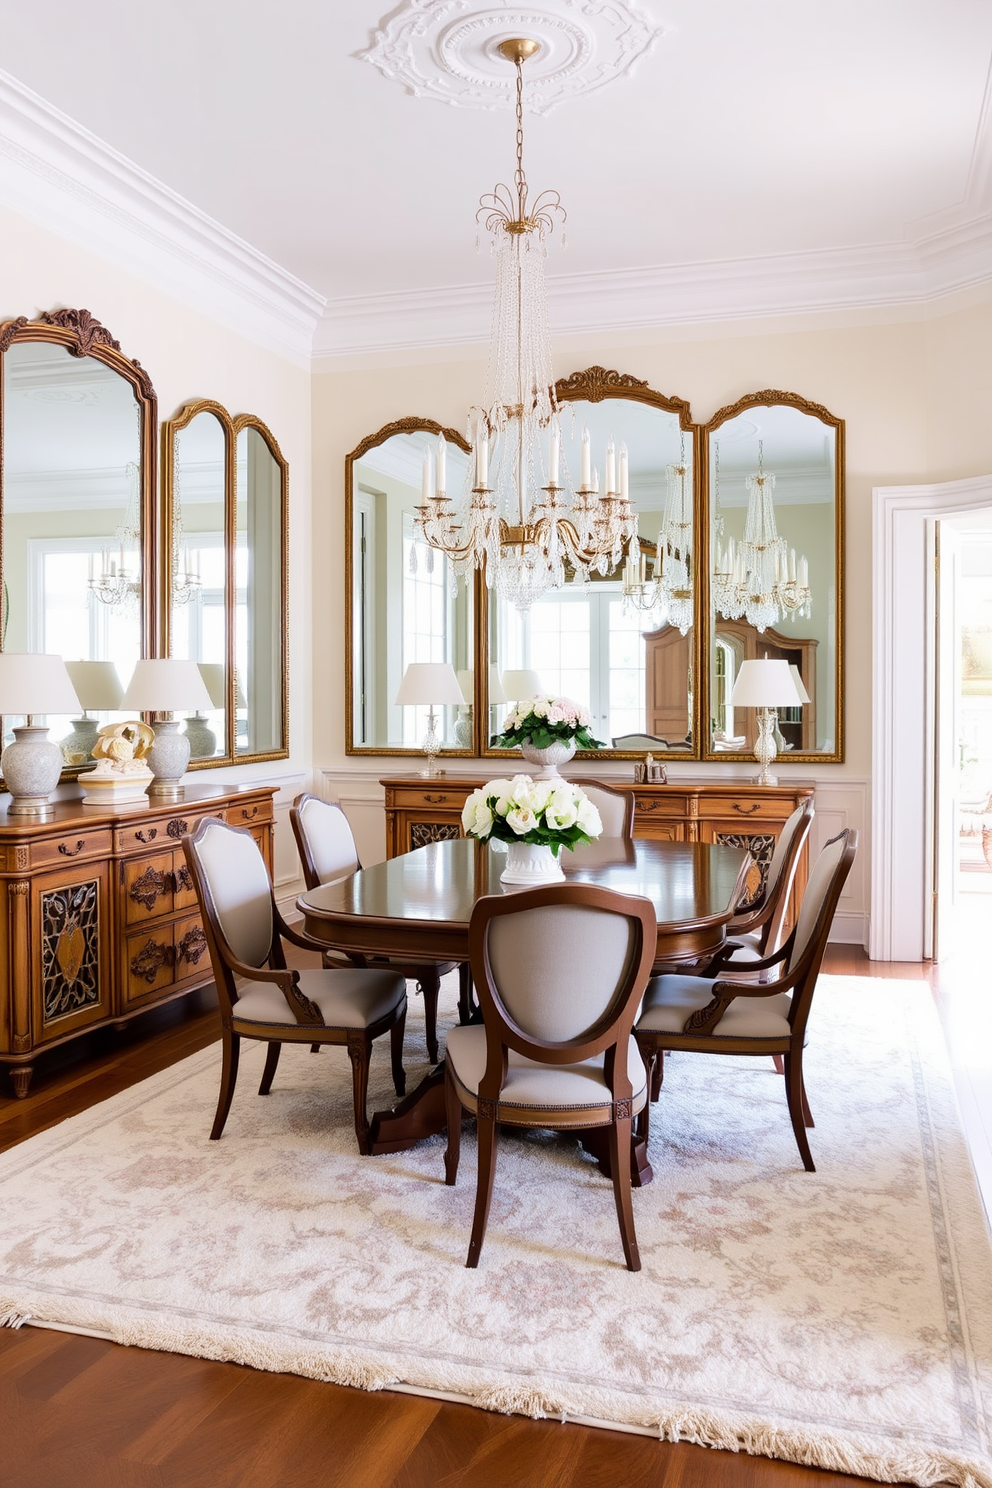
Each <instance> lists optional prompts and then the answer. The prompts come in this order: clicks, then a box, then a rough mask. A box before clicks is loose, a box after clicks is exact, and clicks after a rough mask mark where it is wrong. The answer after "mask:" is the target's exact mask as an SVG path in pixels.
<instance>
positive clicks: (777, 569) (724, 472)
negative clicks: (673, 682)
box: [701, 390, 844, 764]
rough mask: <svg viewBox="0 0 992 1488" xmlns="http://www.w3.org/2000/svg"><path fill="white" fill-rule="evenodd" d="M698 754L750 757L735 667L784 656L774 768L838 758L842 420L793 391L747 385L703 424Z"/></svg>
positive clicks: (747, 717)
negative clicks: (787, 679) (792, 694)
mask: <svg viewBox="0 0 992 1488" xmlns="http://www.w3.org/2000/svg"><path fill="white" fill-rule="evenodd" d="M703 445H704V457H703V463H704V474H705V481H704V504H705V507H706V524H705V525H706V531H705V541H704V544H703V547H702V549H701V551H703V553H704V563H705V589H706V627H705V632H706V635H705V652H704V655H705V658H706V665H705V676H704V679H703V680H704V686H705V691H704V708H705V713H704V717H705V718H706V720H707V728H706V739H705V750H704V755H703V757H704V758H705V759H719V760H725V761H726V760H741V759H749V760H753V759H754V751H755V743H756V738H757V733H758V709H757V708H756V707H755V706H748V705H742V704H741V703H740V699H741V697H742V696H746V693H745V689H744V688H743V687H741V688H739V689H738V693H737V696H738V704H737V706H735V703H734V691H735V686H736V684H737V681H738V678H739V677H740V673H741V666H742V663H744V662H746V661H755V660H769V661H779V662H786V663H787V664H788V666H789V667H790V668H791V672H792V677H793V681H794V683H795V686H796V694H797V696H796V699H795V702H794V703H791V702H790V703H789V704H785V705H783V706H781V707H779V708H777V710H776V718H775V720H774V736H775V743H776V748H777V759H778V763H779V764H783V763H787V762H789V761H793V760H794V761H796V762H810V763H812V762H820V763H825V762H828V761H830V762H834V761H839V760H842V759H843V757H844V706H843V705H844V690H843V653H844V625H843V621H844V590H843V573H844V421H843V419H840V418H837V417H836V416H835V415H834V414H832V413H830V412H829V411H828V410H827V409H826V408H823V407H822V406H821V405H820V404H818V403H811V402H809V401H808V400H807V399H805V398H802V397H800V396H799V395H798V394H796V393H787V392H779V391H772V390H766V391H763V392H757V393H749V394H747V395H746V396H745V397H743V398H739V399H738V400H737V402H736V403H733V404H730V405H729V406H727V407H726V408H721V409H720V410H719V412H718V413H716V414H715V415H714V417H713V418H712V419H711V420H710V421H709V423H708V424H706V425H705V427H704V429H703Z"/></svg>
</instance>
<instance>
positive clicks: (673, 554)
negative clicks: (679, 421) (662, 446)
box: [623, 434, 692, 635]
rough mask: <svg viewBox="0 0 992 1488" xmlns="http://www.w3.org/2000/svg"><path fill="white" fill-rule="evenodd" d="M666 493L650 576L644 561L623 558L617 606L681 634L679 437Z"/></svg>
mask: <svg viewBox="0 0 992 1488" xmlns="http://www.w3.org/2000/svg"><path fill="white" fill-rule="evenodd" d="M665 477H666V479H667V482H668V495H667V497H666V499H665V512H664V516H663V518H662V523H661V530H660V532H659V533H658V543H657V546H656V548H655V552H654V572H653V574H652V575H651V576H650V577H649V576H648V572H647V558H646V556H645V554H644V553H643V552H642V554H641V556H640V559H639V560H638V559H636V558H634V557H632V556H628V558H627V562H626V565H625V566H624V571H623V604H624V609H625V610H626V611H628V612H630V611H634V610H642V611H645V612H649V613H652V612H654V613H655V619H654V624H655V626H656V628H657V629H660V628H661V626H663V625H677V626H678V628H679V630H680V631H681V632H682V634H683V635H685V633H686V631H687V630H688V629H689V627H690V625H691V624H692V484H691V481H690V479H689V466H688V464H687V462H686V458H685V435H684V434H683V435H682V443H681V450H680V453H679V462H678V464H677V465H669V466H668V467H667V468H666V470H665Z"/></svg>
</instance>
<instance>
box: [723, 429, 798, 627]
mask: <svg viewBox="0 0 992 1488" xmlns="http://www.w3.org/2000/svg"><path fill="white" fill-rule="evenodd" d="M714 449H715V461H714V512H715V518H714V539H715V550H716V551H715V556H714V561H713V576H712V583H711V587H712V591H713V604H714V607H715V609H716V612H717V614H718V615H722V616H723V617H724V619H726V620H740V619H741V618H742V617H743V618H744V619H745V620H746V621H747V622H748V624H749V625H753V626H754V628H755V630H757V631H759V632H760V631H763V630H765V629H767V627H768V626H769V625H775V624H777V623H778V622H779V621H780V620H782V619H784V618H787V617H789V616H793V615H802V616H809V614H810V613H811V595H810V589H809V564H808V563H807V562H806V559H805V558H804V557H800V558H799V559H798V560H797V558H796V550H795V548H792V549H790V548H789V545H788V543H787V542H786V540H785V538H784V537H780V536H779V532H778V527H777V525H776V522H775V502H774V493H775V477H774V475H771V474H769V473H768V472H766V470H765V466H764V441H763V440H761V439H759V440H758V469H757V471H756V472H755V473H754V474H753V475H749V476H748V478H747V481H746V485H747V516H746V518H745V521H744V536H743V538H742V540H741V541H740V543H737V542H736V541H735V539H734V538H731V539H730V541H729V542H728V543H727V545H726V547H724V545H723V514H722V511H721V508H720V441H719V440H715V441H714Z"/></svg>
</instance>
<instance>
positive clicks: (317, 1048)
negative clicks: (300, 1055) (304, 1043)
mask: <svg viewBox="0 0 992 1488" xmlns="http://www.w3.org/2000/svg"><path fill="white" fill-rule="evenodd" d="M320 1049H321V1046H320V1044H311V1045H310V1053H311V1054H319V1053H320Z"/></svg>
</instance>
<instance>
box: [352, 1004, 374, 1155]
mask: <svg viewBox="0 0 992 1488" xmlns="http://www.w3.org/2000/svg"><path fill="white" fill-rule="evenodd" d="M371 1055H372V1043H371V1040H370V1039H369V1038H367V1037H366V1035H365V1034H364V1033H355V1034H351V1035H349V1038H348V1058H349V1059H350V1060H351V1078H352V1085H353V1089H354V1099H355V1136H356V1137H357V1138H358V1150H359V1152H361V1153H362V1154H363V1156H368V1150H369V1118H368V1111H367V1107H366V1103H367V1100H368V1090H369V1059H370V1058H371Z"/></svg>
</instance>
